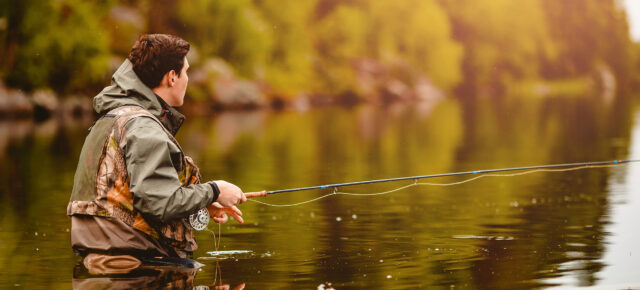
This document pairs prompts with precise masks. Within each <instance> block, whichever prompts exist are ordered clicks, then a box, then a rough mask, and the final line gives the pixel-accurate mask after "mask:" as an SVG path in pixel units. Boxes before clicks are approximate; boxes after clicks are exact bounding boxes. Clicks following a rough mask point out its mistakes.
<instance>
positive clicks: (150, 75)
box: [128, 34, 191, 89]
mask: <svg viewBox="0 0 640 290" xmlns="http://www.w3.org/2000/svg"><path fill="white" fill-rule="evenodd" d="M190 47H191V46H190V45H189V43H188V42H187V41H185V40H184V39H182V38H180V37H177V36H173V35H169V34H143V35H140V37H138V40H136V43H134V44H133V47H132V48H131V52H129V57H128V58H129V61H131V63H132V64H133V71H135V72H136V75H138V77H139V78H140V80H141V81H142V82H143V83H144V84H145V85H147V87H149V88H151V89H152V88H155V87H157V86H159V85H160V82H161V81H162V77H163V76H164V75H165V74H166V73H167V72H169V71H171V70H174V71H175V72H176V73H177V74H178V76H179V75H180V72H181V71H182V66H183V65H184V57H185V56H186V55H187V52H189V48H190Z"/></svg>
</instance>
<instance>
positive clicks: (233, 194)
mask: <svg viewBox="0 0 640 290" xmlns="http://www.w3.org/2000/svg"><path fill="white" fill-rule="evenodd" d="M214 182H215V183H216V185H218V189H220V195H218V200H216V202H218V203H220V205H222V206H223V207H234V206H236V205H238V204H241V203H243V202H245V201H247V197H245V196H244V193H243V192H242V190H241V189H240V188H239V187H237V186H236V185H234V184H231V183H229V182H226V181H224V180H216V181H214Z"/></svg>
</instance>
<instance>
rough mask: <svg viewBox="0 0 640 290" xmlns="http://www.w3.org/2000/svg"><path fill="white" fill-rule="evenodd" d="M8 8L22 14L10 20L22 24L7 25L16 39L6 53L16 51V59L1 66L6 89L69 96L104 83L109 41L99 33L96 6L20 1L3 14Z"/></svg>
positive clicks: (74, 0) (69, 0) (73, 0)
mask: <svg viewBox="0 0 640 290" xmlns="http://www.w3.org/2000/svg"><path fill="white" fill-rule="evenodd" d="M7 7H9V9H8V10H10V11H12V12H15V11H19V12H21V13H22V14H20V15H11V16H10V17H11V18H12V17H17V18H20V19H21V20H20V21H19V22H18V21H16V22H13V21H12V20H10V22H12V24H14V23H15V24H16V27H10V28H11V29H16V30H17V31H18V34H19V37H17V38H15V39H8V41H7V42H5V47H8V46H12V45H13V46H18V47H19V50H18V51H17V52H16V54H15V59H10V60H7V61H6V62H5V63H3V64H4V65H5V67H4V69H3V70H4V72H5V73H6V80H7V82H8V83H9V84H10V85H14V86H19V87H23V88H27V89H31V88H35V87H43V86H48V87H51V88H54V89H56V90H59V91H63V90H69V91H72V90H76V89H80V88H83V87H86V86H87V85H91V84H94V83H95V82H96V81H99V80H101V79H102V78H103V76H104V75H105V73H106V69H107V65H108V63H107V55H108V50H107V48H108V36H107V35H106V34H104V33H103V32H102V29H101V27H100V25H101V21H102V17H101V11H102V10H101V9H100V8H101V6H99V5H95V4H92V3H90V2H86V1H79V0H65V1H43V0H25V1H15V2H13V3H11V4H9V6H5V7H3V10H5V9H7ZM5 11H6V10H5ZM12 19H13V18H12ZM10 41H15V42H16V43H10Z"/></svg>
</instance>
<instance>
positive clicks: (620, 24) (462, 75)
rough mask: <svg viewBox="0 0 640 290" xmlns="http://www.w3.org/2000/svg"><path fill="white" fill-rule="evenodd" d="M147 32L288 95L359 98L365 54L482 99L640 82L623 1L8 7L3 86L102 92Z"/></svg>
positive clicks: (0, 63)
mask: <svg viewBox="0 0 640 290" xmlns="http://www.w3.org/2000/svg"><path fill="white" fill-rule="evenodd" d="M156 4H158V5H156ZM146 32H150V33H151V32H163V33H165V32H167V33H175V34H178V35H180V36H182V37H183V38H185V39H187V40H188V41H189V42H190V43H191V44H192V46H193V48H194V51H195V52H197V55H198V58H197V59H196V61H194V62H193V63H192V65H193V67H194V69H196V70H197V69H198V67H199V66H201V65H203V64H204V63H206V61H207V60H209V59H217V58H221V59H224V60H225V61H226V62H228V63H229V64H230V65H231V66H232V67H233V69H234V71H236V73H237V74H238V75H239V76H240V77H243V78H247V79H252V80H256V81H259V82H261V83H262V84H264V85H265V86H262V87H263V88H270V89H269V91H270V93H271V94H272V95H282V96H295V95H297V94H299V93H304V92H310V93H329V94H340V93H343V92H356V93H358V92H359V90H358V86H359V85H361V84H359V83H358V82H357V76H358V69H359V68H358V67H357V66H355V65H354V63H355V62H358V61H360V60H373V61H375V62H376V63H380V64H382V66H383V68H385V69H387V70H389V71H390V73H391V77H392V78H395V79H399V80H401V81H403V82H404V83H405V84H406V85H409V86H411V85H413V84H412V80H414V79H415V77H416V76H419V77H422V76H426V77H428V78H429V79H430V80H431V81H432V82H433V83H434V84H435V85H436V86H437V87H439V88H441V89H445V90H450V89H453V88H455V87H459V86H462V87H463V88H470V89H471V90H470V92H471V93H472V94H500V93H501V92H505V91H507V90H505V88H508V87H509V86H513V85H517V83H519V82H522V81H525V82H526V81H531V80H555V79H563V78H568V79H576V78H581V77H585V76H589V75H592V74H594V72H596V71H597V70H599V69H600V68H603V67H604V68H606V69H610V70H611V71H613V72H614V73H615V76H616V78H617V80H618V84H619V87H622V88H626V87H630V85H632V84H633V83H636V82H637V81H638V80H639V79H640V77H638V65H637V63H638V61H639V60H638V59H639V58H638V55H640V53H639V50H638V48H637V47H636V45H634V44H633V43H632V42H631V40H630V39H629V33H628V27H627V22H626V16H625V13H624V11H622V10H621V8H619V6H618V5H617V4H616V2H615V0H603V1H600V0H584V1H582V0H563V1H554V0H531V1H511V0H406V1H372V0H349V1H333V0H305V1H294V0H286V1H264V0H253V1H252V0H217V1H205V0H185V1H180V2H172V1H165V0H163V1H160V2H159V3H158V2H153V1H138V2H136V1H126V0H103V1H97V2H87V1H80V0H60V1H45V0H25V1H8V0H2V2H0V52H1V53H2V55H3V59H2V60H0V69H1V72H2V78H3V79H4V80H5V81H6V82H7V83H8V84H9V85H11V86H17V87H20V88H24V89H33V88H38V87H52V88H54V89H55V90H57V91H59V92H63V91H67V92H71V91H75V90H78V89H84V88H93V87H95V86H98V85H97V84H103V83H104V82H106V81H107V79H108V71H107V67H108V60H109V59H110V58H111V57H112V56H114V55H117V56H119V57H124V55H126V53H127V50H128V48H129V47H130V45H131V41H132V40H133V38H134V37H135V35H136V34H139V33H146ZM397 67H402V68H403V69H402V70H401V71H402V72H399V71H396V70H394V68H397ZM407 73H409V74H410V75H412V76H409V77H407V76H406V74H407ZM209 81H211V80H209ZM205 99H206V98H205Z"/></svg>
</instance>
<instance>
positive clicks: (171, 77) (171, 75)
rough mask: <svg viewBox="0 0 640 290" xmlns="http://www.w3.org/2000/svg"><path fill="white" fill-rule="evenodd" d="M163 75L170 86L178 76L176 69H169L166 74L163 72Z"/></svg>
mask: <svg viewBox="0 0 640 290" xmlns="http://www.w3.org/2000/svg"><path fill="white" fill-rule="evenodd" d="M165 77H167V84H168V85H169V86H170V87H173V85H174V84H175V83H176V78H177V77H178V76H177V75H176V71H174V70H170V71H168V72H167V74H165Z"/></svg>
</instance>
